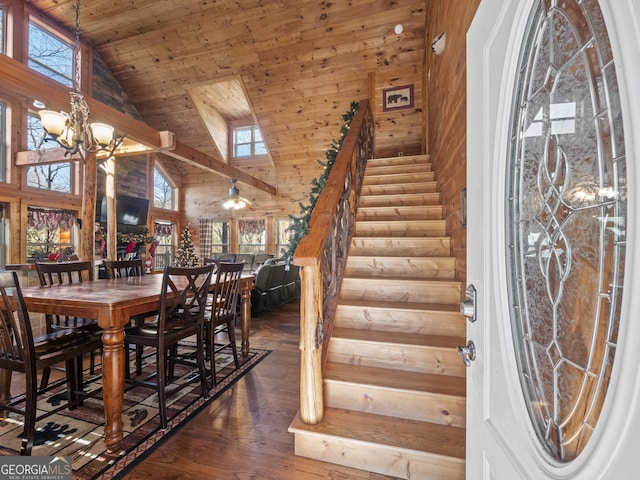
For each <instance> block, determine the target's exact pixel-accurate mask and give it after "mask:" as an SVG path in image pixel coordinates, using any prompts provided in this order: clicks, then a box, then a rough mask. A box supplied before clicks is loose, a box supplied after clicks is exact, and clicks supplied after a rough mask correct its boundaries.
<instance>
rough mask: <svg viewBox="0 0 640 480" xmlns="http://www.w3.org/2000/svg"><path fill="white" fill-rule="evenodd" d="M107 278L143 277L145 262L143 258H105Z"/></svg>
mask: <svg viewBox="0 0 640 480" xmlns="http://www.w3.org/2000/svg"><path fill="white" fill-rule="evenodd" d="M102 263H103V264H104V269H105V272H106V273H107V278H124V277H141V276H143V275H144V262H143V261H142V259H141V258H137V259H133V260H104V261H103V262H102Z"/></svg>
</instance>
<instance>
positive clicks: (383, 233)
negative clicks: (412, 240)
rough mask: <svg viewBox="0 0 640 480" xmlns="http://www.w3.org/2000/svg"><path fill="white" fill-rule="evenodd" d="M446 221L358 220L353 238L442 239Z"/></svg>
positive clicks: (444, 233)
mask: <svg viewBox="0 0 640 480" xmlns="http://www.w3.org/2000/svg"><path fill="white" fill-rule="evenodd" d="M446 230H447V221H446V220H413V221H410V222H409V221H404V220H395V221H386V220H360V221H357V222H356V223H355V231H354V236H355V237H444V236H445V235H446Z"/></svg>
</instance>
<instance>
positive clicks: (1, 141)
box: [0, 10, 7, 182]
mask: <svg viewBox="0 0 640 480" xmlns="http://www.w3.org/2000/svg"><path fill="white" fill-rule="evenodd" d="M0 12H1V10H0ZM6 181H7V106H6V105H5V104H4V103H2V102H0V182H6Z"/></svg>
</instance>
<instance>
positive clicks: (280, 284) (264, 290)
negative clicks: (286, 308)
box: [251, 258, 300, 315]
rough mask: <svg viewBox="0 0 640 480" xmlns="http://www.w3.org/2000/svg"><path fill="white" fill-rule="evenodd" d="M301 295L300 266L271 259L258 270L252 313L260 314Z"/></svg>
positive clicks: (252, 300) (252, 296)
mask: <svg viewBox="0 0 640 480" xmlns="http://www.w3.org/2000/svg"><path fill="white" fill-rule="evenodd" d="M298 297H300V267H298V266H296V265H293V264H289V265H287V263H286V262H285V261H284V260H282V259H277V258H273V259H269V260H267V261H265V262H264V264H263V265H262V266H261V267H259V268H258V269H257V270H256V282H255V287H254V289H253V290H252V291H251V315H260V314H262V313H265V312H268V311H269V310H271V309H273V308H276V307H278V306H280V305H283V304H285V303H287V302H290V301H291V300H293V299H295V298H298Z"/></svg>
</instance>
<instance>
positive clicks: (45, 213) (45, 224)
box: [27, 207, 76, 230]
mask: <svg viewBox="0 0 640 480" xmlns="http://www.w3.org/2000/svg"><path fill="white" fill-rule="evenodd" d="M75 222H76V214H75V212H72V211H70V210H47V209H44V208H31V207H28V208H27V225H29V226H30V227H32V228H35V229H36V230H44V229H49V230H58V229H62V230H71V227H73V224H74V223H75Z"/></svg>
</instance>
